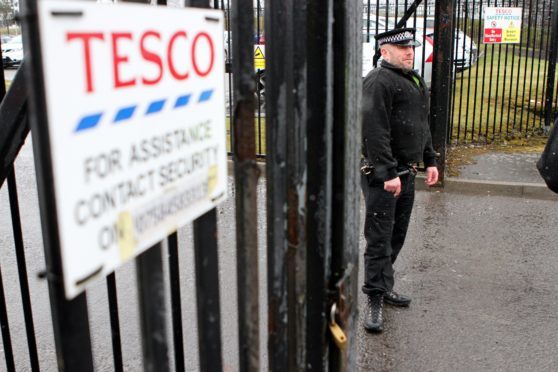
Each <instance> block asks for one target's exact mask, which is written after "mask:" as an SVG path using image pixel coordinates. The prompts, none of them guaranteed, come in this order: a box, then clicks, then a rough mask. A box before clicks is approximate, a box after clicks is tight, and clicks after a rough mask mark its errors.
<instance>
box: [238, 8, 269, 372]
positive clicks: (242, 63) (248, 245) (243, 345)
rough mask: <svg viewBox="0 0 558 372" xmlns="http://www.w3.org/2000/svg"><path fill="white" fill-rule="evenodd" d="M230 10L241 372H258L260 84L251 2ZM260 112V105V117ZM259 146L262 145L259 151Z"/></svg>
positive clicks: (258, 33)
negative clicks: (257, 126) (257, 121)
mask: <svg viewBox="0 0 558 372" xmlns="http://www.w3.org/2000/svg"><path fill="white" fill-rule="evenodd" d="M258 4H259V1H258ZM231 5H232V9H231V10H232V11H231V15H232V22H231V24H232V35H233V43H232V45H233V47H234V49H233V51H232V54H233V60H234V63H233V66H232V67H233V79H234V80H233V81H234V97H235V102H234V118H233V125H232V132H233V159H234V179H235V201H236V246H237V291H238V348H239V370H241V371H254V372H256V371H259V370H260V352H259V350H260V337H259V318H260V317H259V291H258V288H259V285H258V269H259V265H258V261H259V260H258V256H259V255H258V213H257V210H258V204H257V193H258V190H257V186H258V178H259V176H260V171H259V168H258V165H257V164H256V147H255V145H256V136H255V127H254V109H255V104H256V103H255V93H256V84H259V81H258V82H256V78H257V76H255V74H254V50H253V44H254V41H253V40H254V38H253V30H254V25H253V23H254V8H253V2H252V0H235V1H233V2H232V4H231ZM257 13H258V14H257V16H258V18H257V21H256V22H257V27H256V29H257V35H258V37H259V35H260V29H259V28H260V26H259V23H260V22H259V10H258V12H257ZM259 100H260V97H259V96H258V101H259ZM259 110H260V105H259V102H258V113H259ZM259 116H260V115H258V117H259ZM261 145H262V144H261V141H260V149H261ZM259 152H260V153H261V150H260V151H259Z"/></svg>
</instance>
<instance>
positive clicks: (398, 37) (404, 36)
mask: <svg viewBox="0 0 558 372" xmlns="http://www.w3.org/2000/svg"><path fill="white" fill-rule="evenodd" d="M414 36H415V35H413V33H412V32H411V31H403V32H399V33H397V34H395V35H388V36H384V37H382V38H379V39H378V44H380V45H383V44H386V43H400V42H402V41H408V40H413V39H414Z"/></svg>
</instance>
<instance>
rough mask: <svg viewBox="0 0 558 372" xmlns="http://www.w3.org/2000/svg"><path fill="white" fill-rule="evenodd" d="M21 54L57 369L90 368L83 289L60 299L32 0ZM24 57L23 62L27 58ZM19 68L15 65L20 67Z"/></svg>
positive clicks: (58, 254)
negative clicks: (81, 291)
mask: <svg viewBox="0 0 558 372" xmlns="http://www.w3.org/2000/svg"><path fill="white" fill-rule="evenodd" d="M21 6H22V11H21V14H22V15H23V16H22V20H23V22H22V24H23V33H24V34H25V35H27V37H26V38H25V39H24V46H25V50H26V51H27V54H26V57H25V58H26V63H25V65H26V70H25V73H26V74H27V77H28V79H26V80H27V91H28V92H29V111H28V117H29V124H30V127H31V133H32V135H33V153H34V157H35V163H36V172H37V185H38V193H39V204H40V212H41V223H42V231H43V243H44V249H45V260H46V267H47V269H46V277H47V279H48V286H49V295H50V305H51V312H52V323H53V328H54V340H55V344H56V354H57V361H58V369H59V370H60V371H84V372H86V371H93V369H94V368H93V356H92V351H91V337H90V332H89V318H88V314H87V299H86V295H85V293H82V294H80V295H78V296H77V297H76V298H74V299H73V300H69V301H68V300H66V298H65V294H64V285H63V281H62V257H61V252H60V237H59V234H58V231H59V229H58V221H57V212H56V202H55V198H54V195H55V190H54V180H53V179H52V175H53V161H52V157H51V153H50V138H49V132H48V123H47V115H46V98H45V95H44V91H45V85H44V78H43V74H42V56H41V53H40V51H41V49H40V38H39V24H38V15H37V1H33V0H25V1H23V2H22V3H21ZM27 63H28V64H27ZM20 72H21V71H20Z"/></svg>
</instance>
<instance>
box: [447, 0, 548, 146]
mask: <svg viewBox="0 0 558 372" xmlns="http://www.w3.org/2000/svg"><path fill="white" fill-rule="evenodd" d="M554 6H556V4H555V2H552V1H550V0H531V1H526V0H522V1H521V0H520V1H518V0H515V1H511V0H509V1H508V0H500V1H498V0H495V1H486V0H485V1H475V0H460V1H458V2H457V5H456V11H455V19H454V24H455V27H456V30H459V31H460V33H462V34H463V35H464V36H465V37H463V38H462V39H459V40H458V41H457V44H456V46H457V47H458V48H462V49H466V48H467V45H469V43H470V44H471V45H474V46H475V48H476V49H477V50H478V56H479V58H478V59H476V60H475V59H473V57H472V55H471V56H469V61H468V62H467V63H466V66H467V68H466V69H463V70H461V71H456V72H455V74H454V90H453V96H452V108H453V109H452V120H451V127H450V132H449V133H450V134H451V137H450V139H451V142H452V143H471V142H473V143H487V142H488V143H489V142H493V141H506V140H511V139H515V138H525V137H529V136H532V135H537V134H541V133H544V132H545V130H546V129H547V127H548V126H549V125H550V123H551V120H552V117H553V116H555V115H556V108H557V106H556V94H555V93H554V92H555V90H554V89H551V90H547V89H548V88H547V83H548V82H549V81H551V82H552V81H555V80H554V76H553V75H554V72H553V70H552V69H549V67H551V64H550V62H551V59H550V55H551V54H552V50H553V49H555V48H556V45H553V44H552V43H551V42H550V40H551V37H550V36H551V32H552V8H553V7H554ZM487 7H518V8H521V41H520V43H519V44H497V45H496V44H485V43H484V42H483V26H484V22H483V17H484V14H485V12H486V8H487ZM469 40H470V41H469ZM549 72H550V74H549ZM546 102H548V103H546ZM545 103H546V104H545Z"/></svg>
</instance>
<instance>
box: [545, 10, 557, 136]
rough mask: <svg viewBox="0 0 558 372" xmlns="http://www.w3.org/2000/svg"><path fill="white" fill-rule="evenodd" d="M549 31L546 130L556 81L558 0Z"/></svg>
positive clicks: (549, 121) (550, 116)
mask: <svg viewBox="0 0 558 372" xmlns="http://www.w3.org/2000/svg"><path fill="white" fill-rule="evenodd" d="M550 27H551V31H550V52H549V57H548V58H549V59H550V60H549V62H548V73H547V74H546V79H547V80H546V99H545V112H544V126H545V130H548V128H549V127H550V124H551V122H552V102H553V98H554V83H555V81H556V58H557V57H558V45H556V44H557V43H558V0H554V3H553V5H552V22H551V25H550Z"/></svg>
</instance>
